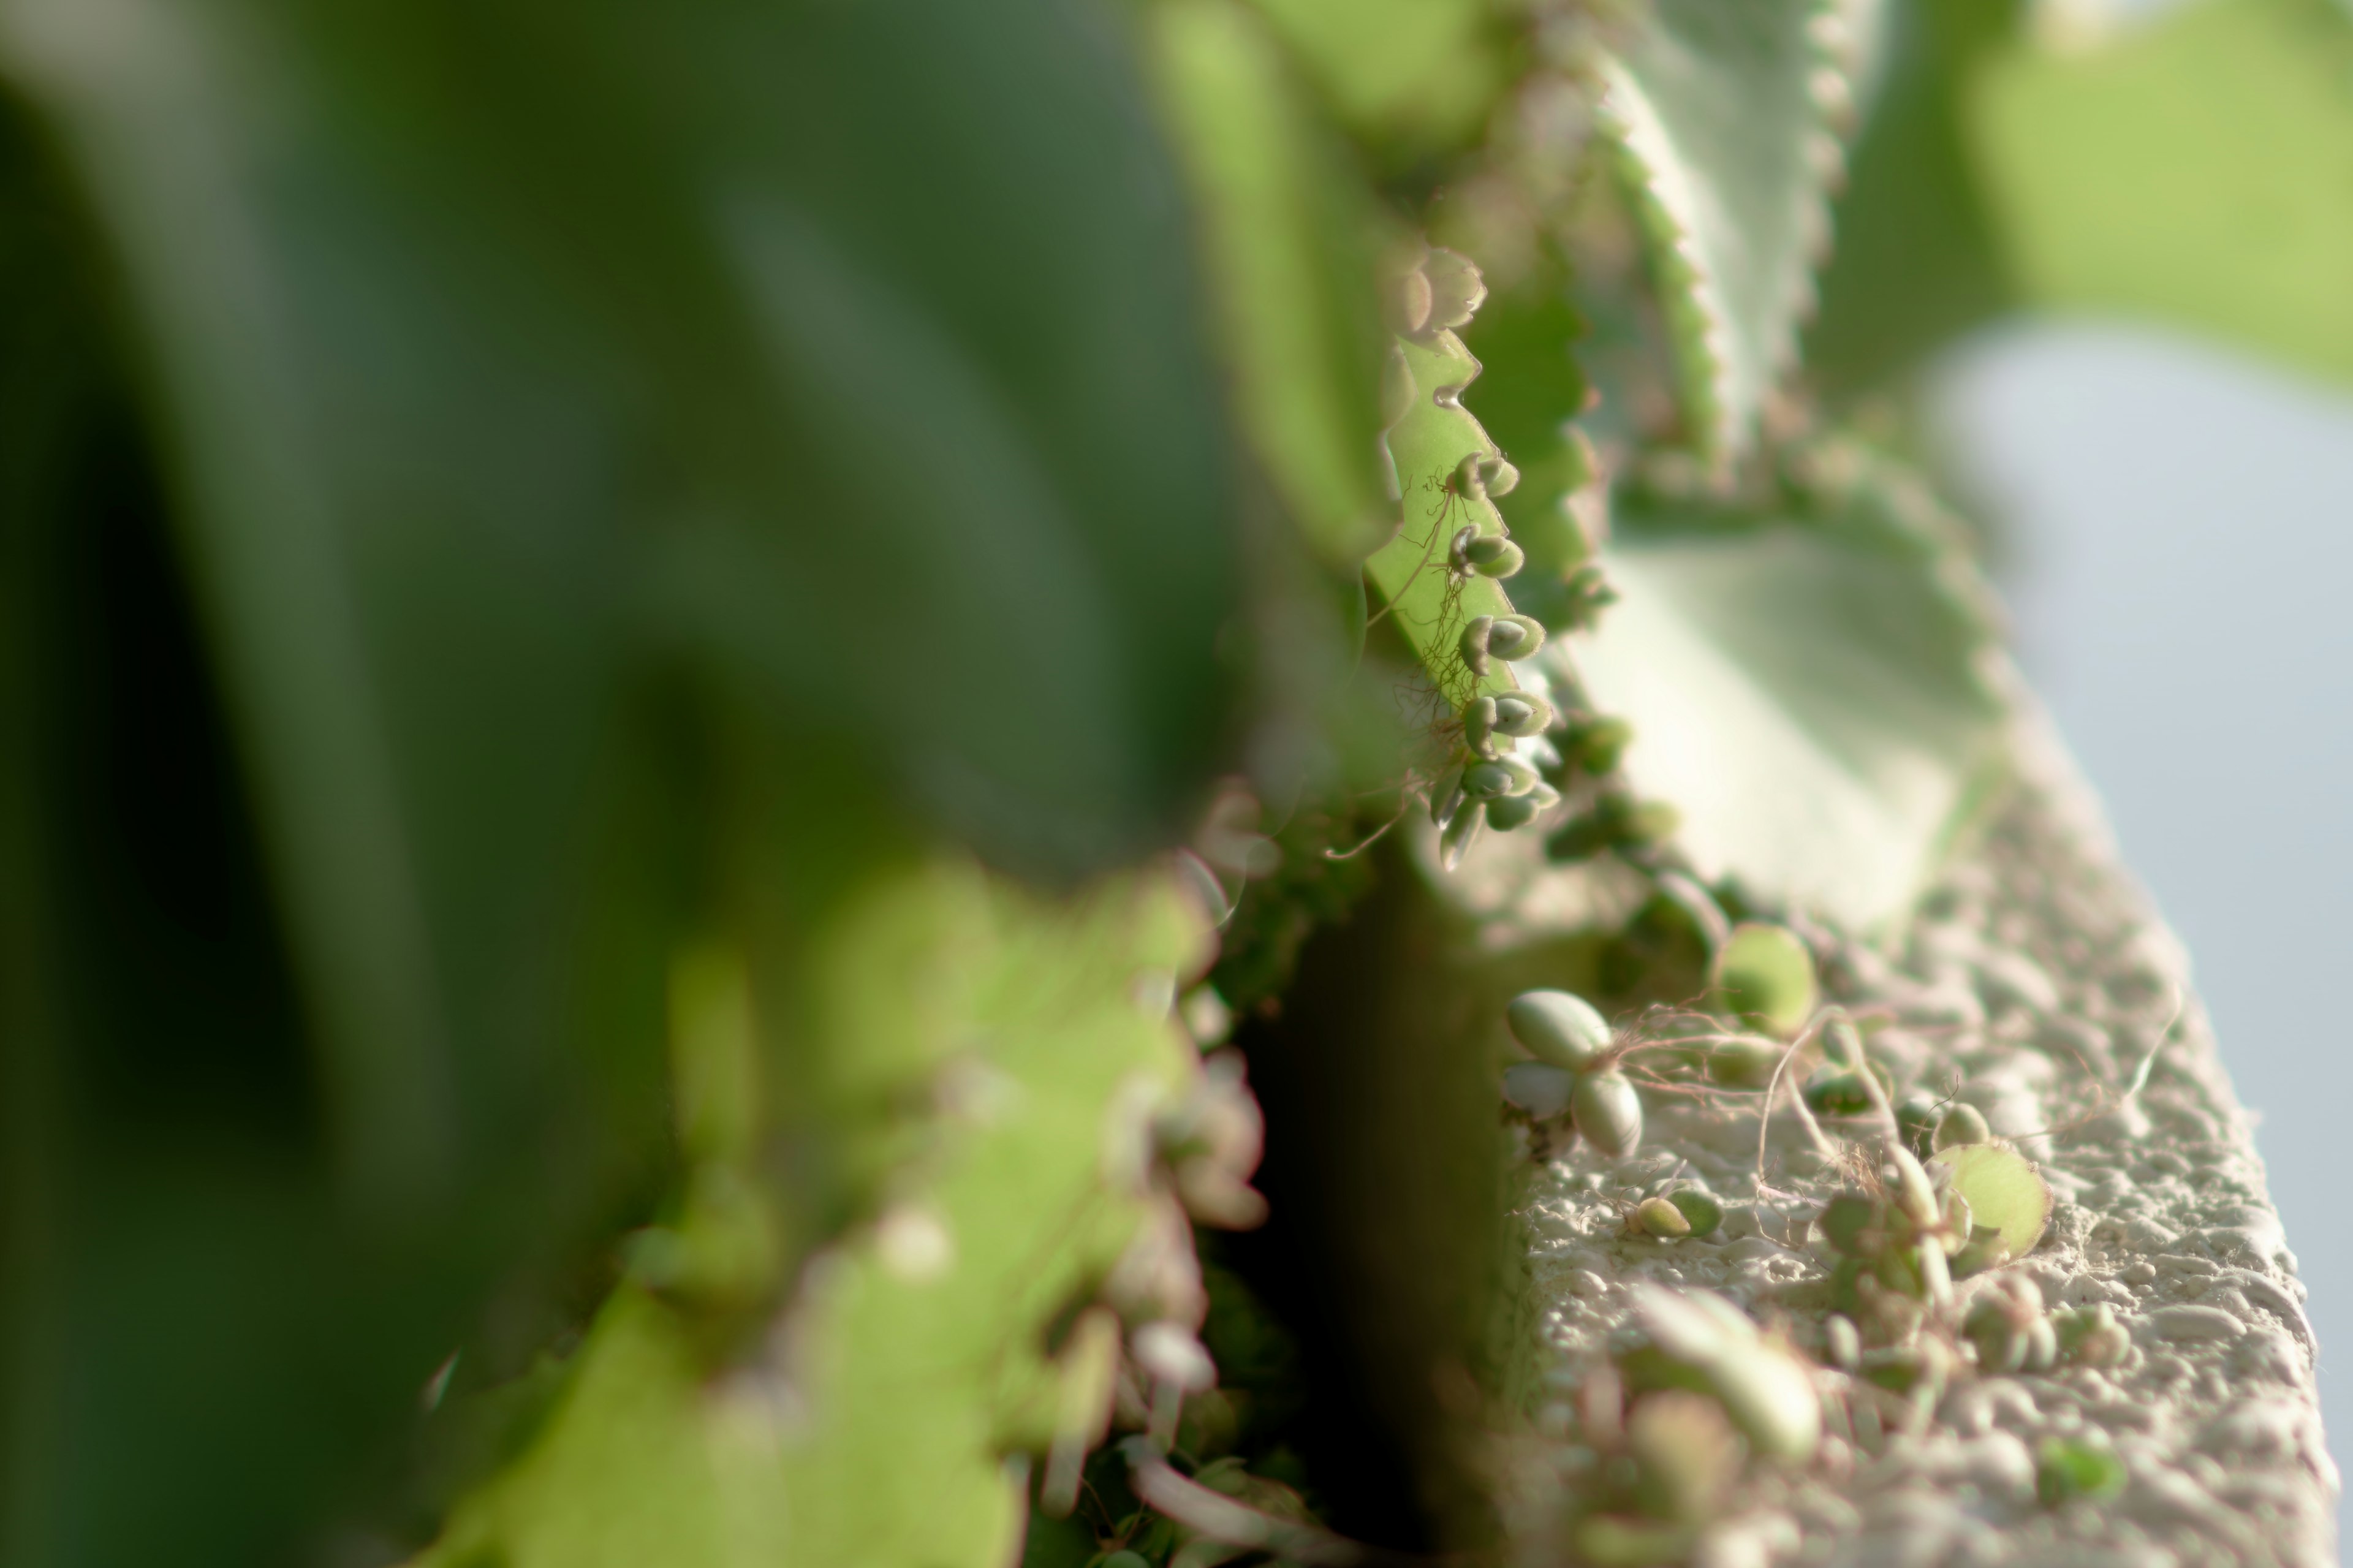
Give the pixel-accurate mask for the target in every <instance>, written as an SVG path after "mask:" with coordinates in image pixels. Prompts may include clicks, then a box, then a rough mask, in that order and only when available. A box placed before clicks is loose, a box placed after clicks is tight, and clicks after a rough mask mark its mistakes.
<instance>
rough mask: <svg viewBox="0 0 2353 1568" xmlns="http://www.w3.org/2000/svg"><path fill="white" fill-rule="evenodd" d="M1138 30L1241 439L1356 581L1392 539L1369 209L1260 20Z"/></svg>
mask: <svg viewBox="0 0 2353 1568" xmlns="http://www.w3.org/2000/svg"><path fill="white" fill-rule="evenodd" d="M1147 25H1148V27H1149V36H1150V39H1151V47H1152V67H1153V74H1154V76H1155V79H1156V81H1157V85H1158V87H1159V89H1160V98H1161V101H1162V103H1163V105H1164V111H1165V114H1166V119H1167V121H1168V122H1169V124H1170V127H1171V136H1172V138H1173V140H1174V142H1175V143H1176V150H1177V153H1178V154H1179V157H1180V159H1181V160H1182V162H1183V163H1184V164H1185V166H1186V169H1187V174H1189V175H1190V184H1191V186H1192V190H1193V195H1194V198H1195V205H1196V209H1197V211H1198V215H1199V216H1198V221H1199V223H1200V225H1201V228H1202V231H1203V237H1204V246H1203V249H1204V253H1205V260H1206V262H1207V267H1206V271H1207V273H1208V279H1209V281H1210V284H1211V287H1212V290H1213V292H1214V294H1215V296H1216V300H1217V312H1216V313H1217V315H1218V318H1219V323H1220V328H1221V331H1220V333H1219V339H1220V345H1221V347H1222V348H1223V350H1224V359H1225V363H1226V365H1227V367H1228V371H1229V374H1231V376H1232V377H1233V380H1234V397H1235V403H1236V405H1237V408H1236V413H1237V416H1238V417H1239V419H1240V423H1241V426H1242V432H1243V434H1244V436H1245V437H1247V439H1248V440H1249V441H1250V447H1251V448H1252V450H1253V451H1254V452H1255V453H1256V455H1257V457H1258V460H1259V462H1260V463H1261V465H1262V466H1263V467H1264V468H1265V469H1266V472H1267V475H1268V477H1269V479H1271V480H1272V482H1273V484H1274V487H1275V489H1276V491H1277V492H1278V493H1279V494H1280V495H1281V496H1282V500H1283V501H1284V503H1285V504H1286V505H1287V506H1288V508H1289V509H1290V511H1291V515H1292V516H1293V518H1294V519H1296V520H1297V521H1298V523H1299V526H1300V527H1301V528H1302V529H1303V531H1305V533H1306V534H1307V536H1308V538H1309V539H1310V541H1312V542H1314V545H1315V546H1316V548H1317V550H1318V551H1319V552H1321V553H1322V554H1323V555H1324V557H1325V558H1326V559H1328V560H1330V561H1332V562H1335V563H1338V564H1341V565H1345V566H1348V567H1354V566H1355V565H1356V563H1358V562H1360V561H1362V560H1363V559H1364V558H1365V557H1366V555H1368V554H1370V553H1371V552H1372V551H1373V549H1374V547H1375V546H1377V544H1379V543H1380V542H1381V540H1382V538H1383V536H1384V535H1385V534H1386V533H1387V531H1388V519H1387V518H1386V517H1385V516H1384V515H1383V514H1384V513H1385V512H1386V511H1387V510H1388V508H1387V506H1386V505H1385V504H1384V503H1385V498H1384V497H1383V496H1382V495H1381V493H1380V481H1379V478H1378V472H1379V470H1378V468H1377V463H1376V453H1377V450H1378V446H1379V441H1380V424H1381V420H1380V363H1381V362H1380V354H1381V350H1382V347H1383V342H1384V340H1383V334H1382V331H1381V326H1380V318H1379V313H1378V310H1377V307H1376V304H1375V301H1374V299H1373V289H1372V255H1371V245H1370V239H1371V235H1372V229H1373V216H1372V210H1371V209H1372V203H1371V198H1370V195H1369V193H1367V192H1366V191H1364V190H1363V189H1362V185H1361V182H1360V181H1359V180H1358V178H1357V176H1356V174H1355V173H1354V171H1352V170H1351V169H1350V168H1349V167H1348V164H1347V162H1346V160H1345V155H1344V153H1342V151H1341V149H1340V148H1339V147H1338V146H1336V145H1333V144H1328V143H1327V141H1326V132H1324V129H1323V128H1322V127H1321V126H1320V125H1318V124H1317V123H1316V122H1315V121H1314V118H1313V117H1311V115H1310V114H1309V113H1308V112H1307V111H1306V110H1305V109H1304V108H1303V105H1302V104H1301V103H1300V102H1299V101H1298V90H1297V89H1296V87H1295V86H1294V84H1293V81H1292V79H1291V71H1290V67H1289V65H1288V62H1286V61H1285V60H1284V59H1283V58H1282V51H1281V49H1280V47H1279V46H1278V45H1277V44H1276V43H1275V41H1274V39H1273V38H1272V37H1271V36H1270V35H1269V34H1268V32H1267V29H1266V26H1265V23H1264V22H1263V21H1261V19H1260V18H1259V17H1258V16H1256V15H1254V14H1253V13H1252V12H1250V10H1248V9H1246V8H1245V7H1244V6H1242V5H1239V4H1237V3H1235V0H1163V3H1161V4H1159V5H1155V6H1154V7H1153V8H1152V10H1151V12H1150V13H1149V22H1148V24H1147Z"/></svg>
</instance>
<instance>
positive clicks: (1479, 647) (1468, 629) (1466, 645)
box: [1457, 616, 1495, 680]
mask: <svg viewBox="0 0 2353 1568" xmlns="http://www.w3.org/2000/svg"><path fill="white" fill-rule="evenodd" d="M1494 630H1495V617H1494V616H1472V617H1471V624H1470V625H1468V626H1464V627H1463V628H1462V637H1461V641H1460V642H1459V644H1458V645H1457V646H1458V647H1461V650H1462V662H1463V663H1464V664H1466V665H1468V666H1469V667H1470V668H1471V673H1472V674H1473V675H1475V676H1477V677H1478V678H1479V679H1482V680H1484V679H1486V678H1487V652H1488V649H1487V641H1488V638H1489V637H1492V636H1493V633H1494Z"/></svg>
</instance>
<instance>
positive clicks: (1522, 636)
mask: <svg viewBox="0 0 2353 1568" xmlns="http://www.w3.org/2000/svg"><path fill="white" fill-rule="evenodd" d="M1484 618H1485V617H1482V619H1484ZM1473 624H1474V625H1475V624H1476V623H1473ZM1544 643H1545V629H1544V624H1543V623H1542V622H1541V621H1535V620H1531V619H1529V618H1528V617H1527V616H1502V617H1500V618H1498V619H1496V620H1494V621H1493V624H1492V625H1491V626H1489V627H1488V630H1487V637H1486V647H1487V651H1488V652H1489V653H1490V654H1492V655H1493V656H1494V657H1495V658H1500V659H1502V660H1504V662H1505V663H1507V664H1516V663H1518V662H1519V661H1520V660H1521V659H1524V658H1529V657H1531V656H1532V655H1534V654H1535V651H1536V650H1537V649H1538V648H1540V647H1544Z"/></svg>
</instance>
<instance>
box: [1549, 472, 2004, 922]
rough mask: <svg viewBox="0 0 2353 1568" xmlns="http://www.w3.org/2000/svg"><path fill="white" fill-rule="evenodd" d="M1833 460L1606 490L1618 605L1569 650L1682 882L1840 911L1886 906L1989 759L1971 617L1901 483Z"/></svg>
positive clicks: (1896, 899)
mask: <svg viewBox="0 0 2353 1568" xmlns="http://www.w3.org/2000/svg"><path fill="white" fill-rule="evenodd" d="M1831 450H1832V451H1833V452H1835V453H1840V454H1842V455H1841V456H1838V457H1836V458H1834V459H1833V460H1832V461H1830V462H1826V463H1825V464H1824V466H1825V467H1826V468H1841V469H1843V473H1842V475H1841V481H1840V482H1839V483H1837V484H1835V485H1832V486H1829V487H1826V491H1827V493H1817V494H1815V495H1814V496H1812V497H1806V496H1798V497H1792V498H1790V500H1789V501H1788V502H1785V503H1784V504H1781V505H1777V506H1772V507H1764V508H1757V509H1741V508H1734V507H1728V506H1719V505H1715V504H1710V503H1706V502H1699V501H1690V502H1681V503H1675V502H1661V501H1656V500H1652V501H1650V502H1647V503H1646V502H1644V501H1642V500H1641V499H1640V498H1635V499H1632V500H1628V501H1626V502H1625V503H1623V504H1621V506H1620V510H1619V513H1618V518H1617V521H1618V527H1619V533H1618V538H1617V540H1616V542H1615V543H1614V544H1613V545H1612V547H1611V548H1610V549H1609V550H1608V551H1607V552H1604V554H1603V558H1602V559H1603V563H1604V564H1605V565H1606V566H1607V567H1608V569H1609V580H1610V583H1611V584H1612V585H1613V586H1615V587H1616V588H1617V589H1618V591H1619V593H1620V595H1621V598H1620V603H1619V604H1618V605H1615V606H1613V607H1612V608H1611V609H1610V611H1609V614H1608V615H1607V616H1604V617H1603V619H1602V622H1601V625H1600V626H1599V629H1598V630H1597V631H1596V632H1595V633H1594V634H1593V636H1592V637H1591V638H1590V639H1589V640H1587V639H1575V642H1574V646H1573V647H1570V648H1569V649H1568V651H1567V652H1565V653H1564V654H1562V655H1561V656H1559V657H1562V658H1567V659H1569V660H1570V661H1571V662H1572V663H1573V665H1574V668H1575V672H1576V675H1577V678H1578V679H1580V680H1581V681H1582V682H1583V685H1584V688H1585V690H1586V692H1587V694H1588V697H1589V698H1590V699H1591V700H1592V701H1593V702H1594V703H1595V704H1596V705H1597V706H1598V707H1599V709H1600V710H1602V711H1604V712H1608V713H1612V714H1618V715H1622V716H1623V717H1625V718H1627V719H1629V720H1630V721H1632V724H1633V729H1634V738H1633V741H1632V742H1631V743H1630V745H1629V746H1628V747H1627V750H1626V752H1625V755H1624V760H1623V762H1622V763H1621V766H1622V767H1623V768H1624V770H1625V772H1626V774H1627V777H1628V779H1629V781H1630V784H1632V786H1633V788H1634V789H1635V791H1636V792H1637V793H1639V794H1640V795H1643V796H1645V797H1649V798H1656V799H1664V800H1669V801H1672V802H1673V803H1674V805H1675V806H1676V807H1677V809H1678V810H1679V811H1680V812H1681V813H1682V816H1683V828H1682V830H1681V832H1680V834H1679V836H1678V838H1677V842H1678V844H1679V845H1680V846H1681V847H1683V849H1684V850H1685V851H1686V852H1687V853H1688V854H1690V856H1691V857H1692V858H1693V860H1694V862H1695V864H1696V866H1697V868H1699V870H1700V872H1701V874H1702V875H1703V876H1704V877H1705V878H1707V879H1711V880H1714V879H1720V878H1730V879H1736V881H1738V882H1739V883H1740V884H1741V885H1742V886H1743V887H1744V888H1745V889H1746V890H1747V891H1748V892H1749V893H1750V894H1751V895H1752V896H1757V897H1761V898H1764V899H1767V900H1775V901H1786V902H1787V903H1788V904H1791V905H1794V906H1796V907H1799V908H1801V909H1811V910H1817V911H1820V912H1822V913H1825V914H1828V915H1830V916H1831V917H1833V918H1835V919H1838V920H1840V921H1844V922H1847V923H1849V924H1851V925H1854V926H1858V927H1864V926H1872V925H1877V924H1881V923H1883V922H1884V921H1888V920H1891V919H1893V918H1894V917H1896V916H1897V915H1899V914H1901V913H1902V912H1903V910H1905V908H1906V907H1907V905H1908V904H1909V902H1910V900H1911V899H1912V897H1913V895H1914V893H1915V890H1916V889H1918V888H1919V887H1920V886H1921V884H1922V882H1923V881H1924V880H1925V879H1926V878H1927V877H1928V876H1929V875H1930V874H1931V873H1932V872H1934V871H1935V869H1936V867H1937V865H1938V864H1939V862H1940V860H1941V858H1942V855H1943V852H1944V851H1945V849H1946V848H1947V847H1948V846H1949V845H1950V844H1951V842H1952V840H1953V838H1954V837H1955V835H1956V834H1957V832H1958V831H1959V829H1960V828H1961V827H1962V826H1963V825H1964V824H1965V823H1966V821H1967V820H1968V815H1969V812H1970V810H1971V808H1972V807H1973V806H1974V805H1976V804H1977V802H1978V800H1979V798H1980V797H1981V796H1982V795H1983V794H1984V792H1985V790H1986V787H1987V785H1988V784H1989V782H1990V781H1991V780H1992V778H1994V777H1995V776H1996V775H1997V773H1998V771H1999V767H2000V757H2001V746H2000V731H2001V726H2002V721H2003V713H2004V708H2003V704H2002V701H2001V700H2000V696H1999V693H1998V689H1997V688H1996V687H1995V686H1994V685H1993V684H1992V680H1991V677H1990V676H1989V673H1988V672H1989V669H1990V668H1992V666H1993V662H1994V661H1995V660H1996V659H1997V658H1998V657H1999V656H1998V654H1997V652H1996V643H1995V640H1994V634H1993V628H1992V624H1991V620H1990V616H1989V613H1988V612H1987V610H1986V608H1985V605H1984V603H1983V598H1982V595H1983V593H1984V590H1983V589H1982V587H1980V586H1978V584H1976V583H1975V580H1974V576H1973V574H1972V571H1971V569H1970V568H1969V566H1968V563H1967V561H1966V558H1965V557H1964V556H1963V555H1962V554H1961V553H1960V552H1959V551H1958V549H1957V547H1956V546H1955V544H1954V543H1953V542H1952V540H1951V536H1950V535H1949V534H1941V533H1940V530H1939V528H1938V527H1937V524H1939V523H1940V522H1942V521H1943V519H1942V518H1941V515H1940V514H1938V513H1937V512H1936V510H1935V508H1934V505H1933V503H1932V502H1931V501H1930V500H1929V499H1928V498H1927V496H1926V493H1925V489H1923V487H1922V486H1921V485H1920V484H1919V481H1918V480H1917V479H1914V478H1912V477H1911V476H1909V475H1908V474H1905V472H1903V471H1902V470H1901V469H1899V468H1895V466H1894V464H1893V463H1891V462H1889V461H1888V460H1887V459H1884V458H1877V457H1875V456H1871V455H1868V454H1864V453H1861V452H1858V451H1854V450H1853V449H1851V448H1843V447H1840V448H1832V449H1831Z"/></svg>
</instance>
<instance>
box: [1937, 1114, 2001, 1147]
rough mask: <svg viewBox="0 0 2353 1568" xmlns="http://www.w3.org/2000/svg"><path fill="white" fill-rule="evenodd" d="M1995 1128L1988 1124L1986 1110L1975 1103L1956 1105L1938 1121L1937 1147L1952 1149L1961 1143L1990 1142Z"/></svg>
mask: <svg viewBox="0 0 2353 1568" xmlns="http://www.w3.org/2000/svg"><path fill="white" fill-rule="evenodd" d="M1990 1142H1993V1129H1992V1128H1991V1127H1989V1126H1988V1125H1986V1119H1985V1112H1984V1111H1982V1110H1978V1108H1977V1107H1976V1106H1974V1105H1955V1106H1953V1107H1951V1108H1950V1109H1949V1110H1947V1111H1946V1112H1945V1114H1944V1115H1943V1117H1941V1118H1940V1119H1939V1120H1938V1121H1937V1122H1936V1147H1937V1148H1939V1149H1950V1148H1952V1147H1954V1146H1955V1145H1956V1144H1960V1143H1990Z"/></svg>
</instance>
